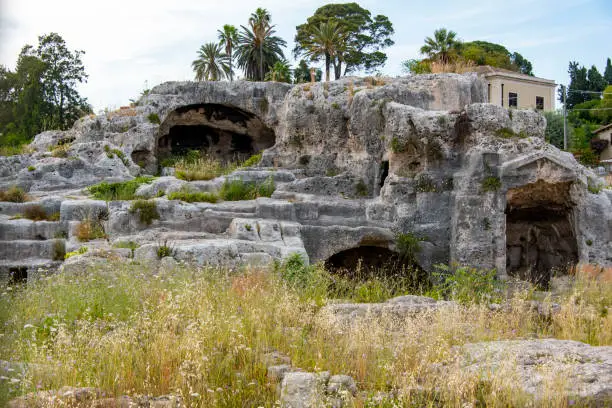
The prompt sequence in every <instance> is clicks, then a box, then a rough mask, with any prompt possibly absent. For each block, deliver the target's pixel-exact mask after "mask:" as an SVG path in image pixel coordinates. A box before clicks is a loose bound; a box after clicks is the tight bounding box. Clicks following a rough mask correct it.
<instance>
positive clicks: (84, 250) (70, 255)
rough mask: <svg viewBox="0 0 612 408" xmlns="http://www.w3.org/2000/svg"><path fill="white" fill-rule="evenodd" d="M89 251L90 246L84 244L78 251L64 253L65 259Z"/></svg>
mask: <svg viewBox="0 0 612 408" xmlns="http://www.w3.org/2000/svg"><path fill="white" fill-rule="evenodd" d="M87 251H88V248H87V247H86V246H82V247H80V248H79V249H77V250H76V251H72V252H67V253H66V255H64V259H69V258H72V257H73V256H77V255H83V254H84V253H85V252H87Z"/></svg>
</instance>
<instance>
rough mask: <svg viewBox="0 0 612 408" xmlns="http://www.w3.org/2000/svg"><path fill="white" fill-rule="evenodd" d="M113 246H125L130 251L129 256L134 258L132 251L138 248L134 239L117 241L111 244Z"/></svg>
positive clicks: (138, 245)
mask: <svg viewBox="0 0 612 408" xmlns="http://www.w3.org/2000/svg"><path fill="white" fill-rule="evenodd" d="M113 248H125V249H129V250H130V251H132V254H131V258H134V251H135V250H136V249H138V248H140V244H138V243H136V242H134V241H119V242H115V243H114V244H113Z"/></svg>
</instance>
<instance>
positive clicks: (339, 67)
mask: <svg viewBox="0 0 612 408" xmlns="http://www.w3.org/2000/svg"><path fill="white" fill-rule="evenodd" d="M334 71H335V72H334V74H336V80H338V79H340V76H341V75H342V61H340V60H338V64H337V65H334Z"/></svg>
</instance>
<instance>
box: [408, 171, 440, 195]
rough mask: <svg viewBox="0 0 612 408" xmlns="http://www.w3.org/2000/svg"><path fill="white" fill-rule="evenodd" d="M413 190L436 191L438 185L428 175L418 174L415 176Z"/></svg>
mask: <svg viewBox="0 0 612 408" xmlns="http://www.w3.org/2000/svg"><path fill="white" fill-rule="evenodd" d="M414 190H415V191H416V192H417V193H435V192H437V191H438V186H437V185H436V182H435V181H434V179H432V178H431V177H430V176H429V175H427V174H419V175H418V176H417V177H416V178H415V183H414Z"/></svg>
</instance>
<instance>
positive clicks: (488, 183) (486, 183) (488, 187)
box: [482, 176, 502, 192]
mask: <svg viewBox="0 0 612 408" xmlns="http://www.w3.org/2000/svg"><path fill="white" fill-rule="evenodd" d="M501 186H502V183H501V180H500V179H499V177H495V176H489V177H485V179H484V180H482V191H484V192H491V191H497V190H499V189H500V188H501Z"/></svg>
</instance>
